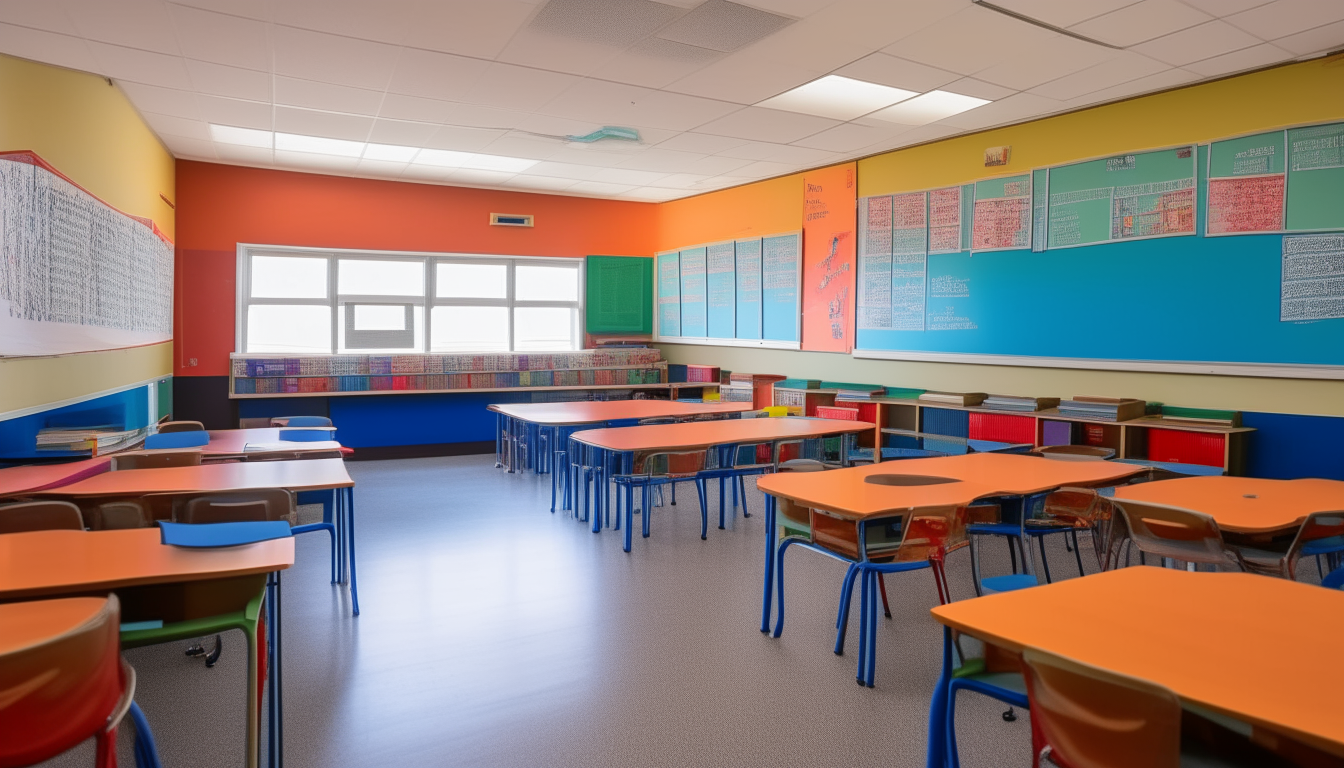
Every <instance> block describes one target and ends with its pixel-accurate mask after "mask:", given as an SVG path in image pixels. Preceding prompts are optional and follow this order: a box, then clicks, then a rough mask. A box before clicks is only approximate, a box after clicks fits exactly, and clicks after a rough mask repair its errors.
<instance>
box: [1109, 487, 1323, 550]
mask: <svg viewBox="0 0 1344 768" xmlns="http://www.w3.org/2000/svg"><path fill="white" fill-rule="evenodd" d="M1126 499H1132V500H1134V501H1146V502H1149V503H1152V504H1166V505H1168V506H1172V507H1183V508H1185V509H1192V510H1194V511H1196V512H1203V513H1204V514H1206V515H1209V516H1210V517H1212V518H1213V519H1214V520H1215V521H1217V523H1218V527H1219V528H1220V529H1222V530H1223V531H1226V532H1231V533H1234V534H1241V535H1245V536H1264V535H1273V534H1275V533H1283V532H1288V531H1292V530H1295V529H1297V528H1299V527H1301V525H1302V522H1303V521H1304V520H1306V518H1307V516H1308V515H1310V514H1312V513H1314V512H1336V511H1340V510H1344V482H1341V481H1339V480H1319V479H1306V480H1266V479H1263V478H1256V477H1230V476H1219V477H1182V478H1177V479H1175V480H1162V481H1160V482H1156V483H1141V484H1139V485H1134V486H1129V487H1127V488H1120V489H1118V490H1116V492H1115V500H1116V501H1118V502H1120V503H1121V505H1123V504H1124V502H1125V500H1126Z"/></svg>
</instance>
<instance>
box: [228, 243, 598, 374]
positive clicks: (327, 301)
mask: <svg viewBox="0 0 1344 768" xmlns="http://www.w3.org/2000/svg"><path fill="white" fill-rule="evenodd" d="M253 256H276V257H290V258H312V259H323V260H325V261H326V263H327V286H326V298H321V299H315V298H308V299H291V298H275V297H254V296H252V270H251V267H252V257H253ZM341 259H359V260H387V261H420V262H421V263H422V264H423V265H424V276H425V279H424V293H423V294H421V295H420V296H414V295H393V296H384V295H378V296H374V295H364V294H348V295H343V294H341V293H340V292H339V285H340V265H339V262H340V260H341ZM442 263H458V264H490V265H501V266H504V267H505V268H506V270H507V277H506V280H505V289H506V290H505V297H504V298H492V299H482V298H451V297H439V295H438V290H437V288H438V286H437V280H438V265H439V264H442ZM519 264H527V265H534V264H535V265H537V266H554V267H566V268H572V269H574V270H575V273H576V276H575V279H576V280H577V283H578V286H577V287H578V291H577V294H578V299H577V300H576V301H557V300H547V301H531V300H522V299H518V298H516V295H515V294H516V286H515V284H514V278H515V275H516V272H517V267H518V265H519ZM585 269H586V264H585V260H584V259H583V258H581V257H578V258H576V257H567V256H514V255H493V254H477V253H440V252H434V251H375V250H364V249H347V248H314V247H303V246H285V245H261V244H253V243H239V244H238V249H237V256H236V264H235V273H236V280H237V283H236V287H235V291H234V294H235V305H234V354H238V355H250V354H255V355H291V354H292V355H315V354H329V355H336V354H342V355H360V354H377V355H381V354H407V355H412V354H445V355H446V354H504V353H513V352H517V350H518V338H517V329H516V325H517V324H516V323H515V322H514V312H515V310H516V309H518V308H524V307H559V308H568V309H572V310H573V318H574V327H573V330H572V333H573V338H574V342H575V346H574V349H573V351H578V350H581V349H583V340H584V339H583V337H584V327H583V310H584V307H585V306H586V305H587V298H588V297H587V295H586V289H587V280H586V275H585V274H584V271H585ZM254 304H255V305H263V304H270V305H285V306H294V305H305V306H324V307H328V308H329V309H330V310H331V328H330V332H329V336H328V351H327V352H325V353H316V352H248V351H247V314H248V308H249V307H250V306H252V305H254ZM353 304H406V305H410V306H411V307H421V308H422V309H423V320H422V322H423V324H424V329H423V330H424V333H423V339H424V343H423V344H422V345H421V347H420V348H416V349H399V350H395V351H378V350H375V349H369V350H364V349H347V350H345V351H340V349H339V344H340V338H341V336H340V333H341V331H342V330H343V328H342V327H341V323H342V320H341V314H342V313H341V307H342V305H353ZM453 306H457V307H506V308H507V310H508V316H507V317H508V326H509V327H508V334H507V336H508V340H509V348H508V349H507V350H463V351H461V352H444V351H434V349H433V346H434V340H433V331H432V328H433V321H432V313H433V311H434V308H435V307H453ZM347 343H348V341H347ZM556 351H559V350H556Z"/></svg>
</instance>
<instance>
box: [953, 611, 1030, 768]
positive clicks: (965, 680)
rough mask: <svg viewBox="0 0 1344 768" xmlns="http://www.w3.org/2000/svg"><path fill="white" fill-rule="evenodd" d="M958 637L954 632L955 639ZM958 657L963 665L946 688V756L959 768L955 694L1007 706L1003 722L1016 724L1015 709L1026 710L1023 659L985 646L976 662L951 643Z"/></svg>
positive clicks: (959, 644)
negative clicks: (976, 696)
mask: <svg viewBox="0 0 1344 768" xmlns="http://www.w3.org/2000/svg"><path fill="white" fill-rule="evenodd" d="M956 634H957V633H955V632H953V635H954V636H956ZM954 648H955V651H956V653H957V656H958V657H960V658H962V659H963V661H962V664H961V666H960V667H957V668H956V669H955V670H953V671H952V679H951V680H950V681H949V682H948V686H947V723H948V728H947V754H948V757H949V760H950V764H951V765H952V766H953V767H954V768H956V766H958V765H960V760H959V758H958V755H957V729H956V727H955V723H956V722H957V715H956V707H957V693H958V692H959V691H971V692H973V693H978V694H980V695H982V696H988V697H989V698H991V699H996V700H998V701H1002V702H1003V703H1004V704H1007V705H1008V709H1007V710H1006V711H1005V712H1004V713H1003V719H1004V720H1006V721H1008V722H1013V721H1015V720H1017V715H1016V714H1015V713H1014V712H1013V708H1014V707H1020V708H1022V709H1027V708H1028V707H1029V706H1030V704H1029V702H1028V701H1027V682H1026V680H1025V679H1024V678H1023V675H1022V657H1021V656H1019V655H1017V654H1014V653H1010V652H1008V651H1005V650H1003V649H1001V648H999V647H998V646H994V645H985V655H984V656H983V657H981V658H978V659H967V658H965V657H964V656H962V654H961V643H960V640H959V639H957V640H955V641H954Z"/></svg>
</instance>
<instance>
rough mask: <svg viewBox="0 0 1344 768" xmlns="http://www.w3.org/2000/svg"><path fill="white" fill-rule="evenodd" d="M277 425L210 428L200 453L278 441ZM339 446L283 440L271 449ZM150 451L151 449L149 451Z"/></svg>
mask: <svg viewBox="0 0 1344 768" xmlns="http://www.w3.org/2000/svg"><path fill="white" fill-rule="evenodd" d="M284 429H285V431H290V430H295V431H297V430H305V431H307V430H313V431H318V432H334V431H335V430H334V429H333V428H331V427H285V428H284ZM280 432H281V429H280V428H279V427H259V428H254V429H212V430H210V432H209V435H210V442H209V443H208V444H207V445H204V446H201V453H202V454H204V455H206V456H220V455H239V456H241V455H243V454H245V453H246V452H247V451H246V448H247V445H248V443H253V444H255V443H280V442H282V441H281V440H280ZM340 447H341V444H340V443H339V442H337V441H335V440H321V441H317V442H312V443H297V442H290V441H284V442H283V445H282V446H280V447H277V448H275V449H273V450H286V451H304V452H307V451H331V450H336V449H339V448H340ZM169 450H176V451H181V450H194V449H191V448H186V449H184V448H173V449H169ZM151 453H152V451H151Z"/></svg>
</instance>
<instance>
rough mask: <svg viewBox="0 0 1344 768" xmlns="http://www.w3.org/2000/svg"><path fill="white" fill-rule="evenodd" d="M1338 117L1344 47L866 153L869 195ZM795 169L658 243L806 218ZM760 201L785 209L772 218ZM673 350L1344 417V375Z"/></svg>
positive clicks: (821, 369)
mask: <svg viewBox="0 0 1344 768" xmlns="http://www.w3.org/2000/svg"><path fill="white" fill-rule="evenodd" d="M1341 118H1344V56H1332V57H1330V58H1326V59H1318V60H1315V61H1308V62H1302V63H1298V64H1291V65H1288V66H1283V67H1277V68H1275V69H1269V70H1264V71H1261V72H1255V73H1251V74H1248V75H1243V76H1240V77H1234V78H1228V79H1226V80H1219V81H1216V82H1211V83H1204V84H1201V85H1195V86H1190V87H1187V88H1181V89H1177V90H1173V91H1166V92H1163V93H1158V94H1154V95H1151V96H1144V97H1141V98H1137V99H1131V100H1128V101H1123V102H1118V103H1115V104H1108V105H1105V106H1100V107H1094V108H1091V109H1086V110H1082V111H1079V112H1073V113H1070V114H1066V115H1059V116H1057V117H1049V118H1045V119H1042V120H1036V121H1033V122H1030V123H1023V124H1020V125H1014V126H1009V127H1006V128H998V129H993V130H988V131H982V132H980V133H974V134H969V135H966V136H959V137H955V138H950V139H945V140H943V141H938V142H933V143H931V144H925V145H922V146H917V147H911V148H909V149H902V150H896V151H893V152H887V153H885V154H882V155H877V156H874V157H870V158H867V159H864V160H860V161H859V195H860V196H868V195H881V194H888V193H892V192H904V191H913V190H920V189H928V188H930V187H941V186H950V185H954V184H963V183H967V182H971V181H974V180H976V179H981V178H986V177H988V176H997V175H1001V174H1004V173H1012V172H1019V173H1020V172H1023V171H1027V170H1030V169H1032V168H1039V167H1042V166H1046V165H1057V164H1060V163H1066V162H1071V161H1074V160H1080V159H1085V158H1091V157H1098V156H1103V155H1108V154H1115V153H1119V152H1127V151H1133V150H1142V149H1150V148H1156V147H1164V146H1171V145H1175V144H1183V143H1191V142H1206V141H1209V140H1211V139H1217V138H1221V137H1226V136H1232V135H1236V134H1240V133H1251V132H1255V131H1260V130H1266V129H1271V128H1278V127H1282V126H1286V125H1292V124H1297V123H1310V122H1318V121H1327V120H1339V119H1341ZM1005 144H1006V145H1010V146H1012V148H1013V150H1012V162H1011V163H1010V164H1009V165H1008V166H1007V167H1001V168H993V169H987V168H985V167H984V149H985V148H986V147H994V146H1000V145H1005ZM793 178H796V177H788V178H787V179H784V180H780V179H775V180H771V181H766V182H760V183H759V184H752V185H748V186H745V187H739V188H736V189H731V190H724V191H721V192H712V193H709V194H705V195H700V196H698V197H695V198H690V199H688V200H679V201H675V202H670V203H664V204H663V205H661V206H659V209H660V226H659V228H658V241H657V243H656V250H659V251H662V250H671V249H674V248H678V247H681V246H685V245H691V244H696V243H703V242H705V241H707V240H713V239H726V238H729V237H734V236H736V235H735V233H734V232H733V231H730V230H731V229H733V228H734V227H733V226H730V225H729V224H728V223H727V222H729V221H731V220H732V219H733V218H734V216H735V215H738V216H739V218H741V219H745V220H746V221H744V222H743V223H739V224H737V225H735V226H736V227H748V228H750V227H751V225H752V224H751V222H752V221H753V220H755V221H759V222H761V223H763V224H764V223H768V227H766V228H767V229H768V228H773V229H774V230H776V231H777V230H787V229H797V228H799V227H801V226H802V193H801V190H800V191H799V192H798V193H797V194H796V195H793V196H792V197H791V198H790V197H789V195H788V191H789V187H788V184H789V180H791V179H793ZM762 205H773V206H774V208H773V209H772V210H771V212H770V213H769V214H768V215H765V214H762V213H760V209H761V207H762ZM789 221H792V222H793V224H791V225H788V222H789ZM759 229H760V228H759V227H758V228H756V230H753V234H754V233H756V232H757V231H759ZM1340 343H1341V344H1344V339H1341V340H1340ZM662 349H663V354H664V356H665V357H666V358H667V359H668V360H670V361H672V362H676V363H704V364H708V365H718V366H722V367H724V368H729V369H731V370H739V371H751V372H756V373H777V374H786V375H789V376H795V377H806V378H820V379H829V380H832V381H854V382H862V383H872V384H884V385H887V386H905V387H917V388H923V389H948V390H960V391H971V392H986V391H988V392H999V393H1004V394H1022V395H1034V396H1037V397H1071V396H1073V395H1082V394H1087V395H1098V396H1114V397H1139V398H1143V399H1146V400H1151V401H1160V402H1163V403H1167V404H1170V405H1186V406H1194V407H1209V408H1227V409H1235V410H1243V411H1267V412H1274V413H1302V414H1318V415H1330V416H1344V382H1342V381H1315V380H1302V379H1264V378H1246V377H1232V376H1204V375H1190V374H1167V373H1135V372H1121V371H1092V370H1076V369H1059V368H1028V367H1017V366H999V365H969V364H963V363H924V362H918V363H917V362H901V361H886V360H857V359H854V358H851V357H849V356H848V355H839V354H827V353H819V352H791V351H781V350H765V349H749V348H740V347H718V346H699V345H682V344H666V345H662Z"/></svg>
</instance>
